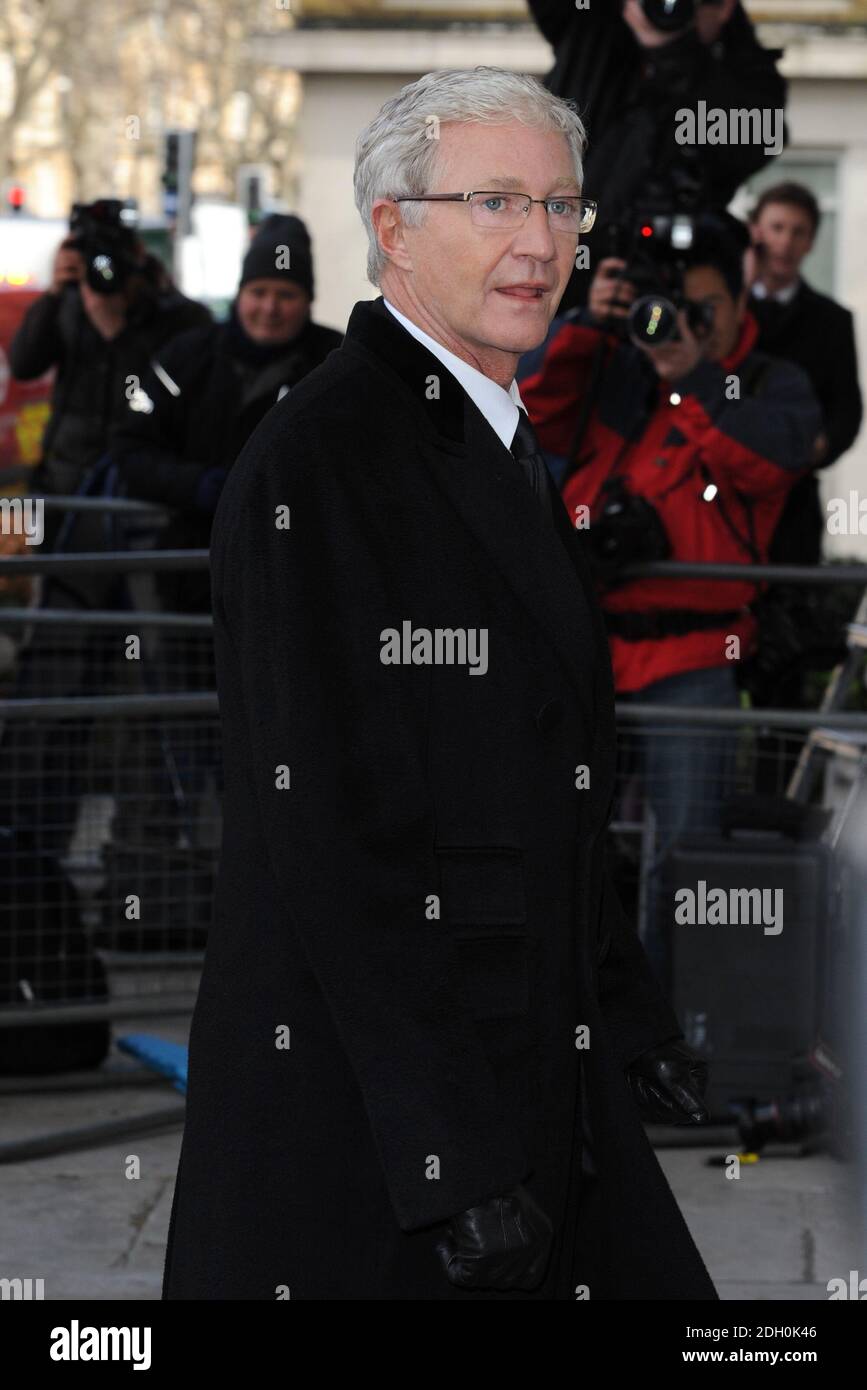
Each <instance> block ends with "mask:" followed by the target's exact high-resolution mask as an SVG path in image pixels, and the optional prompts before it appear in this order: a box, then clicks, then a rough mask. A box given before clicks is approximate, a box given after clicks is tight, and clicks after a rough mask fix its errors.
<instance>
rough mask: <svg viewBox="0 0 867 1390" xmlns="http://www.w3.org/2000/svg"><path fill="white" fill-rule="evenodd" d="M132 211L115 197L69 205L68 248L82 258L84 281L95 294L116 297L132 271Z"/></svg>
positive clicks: (135, 262)
mask: <svg viewBox="0 0 867 1390" xmlns="http://www.w3.org/2000/svg"><path fill="white" fill-rule="evenodd" d="M134 225H135V212H134V209H133V208H131V207H130V206H129V205H128V204H127V203H124V202H122V201H121V200H120V199H119V198H100V199H99V200H98V201H97V202H95V203H73V205H72V212H71V213H70V217H69V229H70V231H71V232H72V233H73V235H72V237H71V238H70V239H69V241H68V242H67V245H68V246H71V247H73V248H74V249H75V250H76V251H80V252H81V254H82V256H83V257H84V278H85V279H86V281H87V283H88V285H90V288H91V289H92V290H94V291H95V293H96V294H117V293H119V291H120V290H122V289H123V287H124V285H125V284H126V282H127V280H128V279H129V277H130V275H131V274H132V273H133V271H134V270H135V269H136V267H137V264H138V259H137V256H136V237H135V232H134V230H133V227H134Z"/></svg>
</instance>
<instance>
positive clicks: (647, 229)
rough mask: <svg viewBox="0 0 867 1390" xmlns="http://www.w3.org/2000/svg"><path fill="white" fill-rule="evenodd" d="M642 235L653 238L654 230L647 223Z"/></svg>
mask: <svg viewBox="0 0 867 1390" xmlns="http://www.w3.org/2000/svg"><path fill="white" fill-rule="evenodd" d="M641 235H642V236H653V228H652V227H649V226H648V225H647V223H645V224H644V226H643V227H642V228H641Z"/></svg>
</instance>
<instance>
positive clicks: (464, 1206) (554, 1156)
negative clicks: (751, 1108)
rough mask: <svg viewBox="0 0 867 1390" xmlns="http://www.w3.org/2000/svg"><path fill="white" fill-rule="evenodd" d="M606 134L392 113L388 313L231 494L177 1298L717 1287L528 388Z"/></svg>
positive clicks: (678, 1065)
mask: <svg viewBox="0 0 867 1390" xmlns="http://www.w3.org/2000/svg"><path fill="white" fill-rule="evenodd" d="M583 146H584V131H583V127H582V125H581V122H580V120H579V118H578V116H577V115H576V113H575V111H574V109H573V108H572V107H571V105H569V104H568V103H566V102H564V101H562V100H560V99H559V98H556V97H553V96H551V95H550V94H549V93H547V92H546V91H545V90H544V88H543V87H542V86H541V85H540V84H539V83H537V82H536V81H535V80H534V79H532V78H529V77H524V76H519V75H516V74H513V73H508V72H504V71H499V70H497V69H492V68H478V69H476V70H474V71H471V72H469V71H467V72H464V71H453V72H441V73H433V74H428V75H427V76H425V77H422V78H421V79H419V81H417V82H414V83H411V84H410V85H409V86H407V87H404V88H403V90H402V91H400V92H398V94H397V95H396V96H395V97H393V98H392V99H391V100H389V101H388V102H386V104H385V106H384V107H383V108H382V110H381V111H380V112H379V114H378V115H377V116H376V118H375V119H374V120H373V121H372V122H371V124H370V125H369V126H368V127H367V129H366V130H365V131H363V132H362V134H361V136H360V137H359V140H358V145H357V159H356V170H355V194H356V202H357V205H358V208H359V210H360V212H361V215H362V217H363V219H364V222H365V225H366V227H367V230H368V235H369V238H370V255H369V261H368V274H369V278H370V279H371V281H372V282H373V283H374V284H375V285H378V286H379V288H380V290H381V292H382V295H381V297H380V298H378V299H376V300H375V301H372V302H363V303H359V304H357V305H356V306H355V308H354V310H353V313H352V316H351V319H350V322H349V325H348V329H347V334H346V338H345V340H344V344H343V346H342V347H341V348H340V349H338V350H337V351H335V352H333V353H331V355H330V356H329V357H328V359H327V361H326V362H325V363H324V364H323V365H322V366H321V367H319V368H317V369H316V370H315V371H314V372H312V373H311V374H310V375H309V376H308V377H307V378H306V379H305V381H303V382H302V383H300V384H299V385H298V386H297V387H295V389H294V390H293V391H292V392H291V393H290V394H289V395H288V396H287V397H286V398H285V399H284V400H283V401H282V402H281V403H280V404H279V405H278V406H276V407H275V408H274V409H273V410H272V411H271V412H270V414H269V415H268V416H266V418H265V419H264V420H263V422H262V423H261V425H260V426H259V428H258V429H257V430H256V432H255V433H254V435H253V436H252V438H251V440H250V442H249V443H248V444H247V446H246V448H245V449H244V451H243V453H242V454H241V455H240V457H239V459H238V462H237V463H236V465H235V467H234V468H233V469H232V471H231V473H230V475H229V478H228V481H227V483H226V486H225V488H224V490H223V493H222V496H221V499H220V504H219V507H218V510H217V514H216V517H215V521H214V528H213V532H212V541H211V574H212V591H213V601H214V626H215V644H216V662H217V676H218V686H219V695H220V712H221V718H222V731H223V754H224V762H225V799H224V832H223V851H222V861H221V868H220V876H219V882H218V890H217V902H216V908H215V915H214V922H213V927H212V930H211V934H210V939H209V943H208V948H207V953H206V961H205V968H204V973H203V977H202V984H201V989H200V994H199V999H198V1002H197V1005H196V1011H195V1015H194V1019H193V1025H192V1032H191V1038H190V1072H189V1089H188V1100H187V1105H188V1111H187V1122H186V1129H185V1133H184V1139H183V1146H182V1152H181V1159H180V1165H179V1172H178V1181H177V1185H176V1190H175V1197H174V1203H173V1208H172V1217H171V1225H170V1231H169V1245H168V1251H167V1257H166V1273H165V1285H164V1297H165V1298H170V1299H190V1298H192V1299H210V1298H220V1299H222V1298H230V1299H237V1298H241V1299H273V1298H286V1297H291V1298H302V1299H330V1298H335V1299H466V1298H483V1299H488V1298H490V1299H530V1298H536V1299H558V1300H566V1299H569V1300H574V1299H575V1298H581V1299H583V1298H587V1297H590V1298H614V1299H633V1298H644V1297H647V1298H653V1299H659V1298H667V1299H679V1298H698V1299H713V1298H715V1297H716V1293H715V1290H714V1288H713V1285H712V1283H711V1281H710V1278H709V1276H708V1274H707V1271H706V1270H705V1267H704V1265H703V1263H702V1260H701V1258H700V1256H699V1254H698V1251H697V1250H696V1248H695V1245H694V1244H693V1242H692V1239H691V1237H690V1235H689V1232H688V1230H687V1228H686V1225H685V1223H684V1221H683V1218H682V1217H681V1214H680V1212H679V1210H678V1207H677V1204H676V1202H675V1200H674V1197H673V1195H672V1193H671V1191H670V1189H669V1187H668V1185H667V1183H666V1181H665V1179H664V1177H663V1174H662V1172H661V1169H660V1167H659V1164H658V1163H657V1161H656V1158H655V1156H654V1154H653V1151H652V1149H651V1147H650V1145H649V1143H648V1140H647V1138H646V1136H645V1133H644V1129H643V1127H642V1117H644V1118H651V1119H656V1120H668V1121H671V1122H675V1123H678V1122H683V1123H690V1122H694V1121H701V1120H703V1119H705V1118H706V1112H705V1110H704V1107H703V1104H702V1101H701V1089H702V1085H703V1081H704V1077H703V1069H702V1067H701V1065H700V1064H698V1063H697V1062H696V1059H695V1058H694V1057H693V1056H692V1054H691V1053H690V1052H689V1051H688V1050H687V1049H686V1047H685V1046H684V1044H683V1042H682V1034H681V1031H680V1028H679V1025H678V1022H677V1019H676V1018H675V1016H674V1014H673V1013H672V1011H671V1009H670V1006H669V1005H668V1003H667V1001H666V1000H665V998H664V997H663V995H662V994H661V992H660V990H659V988H658V986H657V985H656V983H655V981H654V978H653V976H652V973H651V971H650V968H649V966H648V962H647V960H646V957H645V956H644V953H643V951H642V949H641V947H640V945H639V943H638V940H637V938H636V936H635V935H634V933H633V932H632V931H631V930H630V928H629V925H628V924H627V922H626V921H625V919H624V916H623V913H622V910H621V908H620V905H619V903H618V901H617V899H616V896H615V894H614V893H613V891H612V889H611V886H610V883H609V882H608V879H607V875H606V874H605V872H604V868H603V853H602V851H603V842H604V838H605V831H606V825H607V821H608V813H609V810H610V805H611V799H612V790H613V776H614V719H613V694H612V683H611V671H610V665H609V659H608V653H607V645H606V639H605V633H604V629H603V627H602V623H601V619H600V615H599V612H598V609H597V606H596V602H595V599H594V597H593V593H592V586H591V583H590V581H589V579H588V576H587V570H586V567H585V562H584V557H583V554H582V550H581V546H580V541H579V539H578V537H577V535H576V533H575V532H574V531H573V530H572V528H571V527H570V525H569V522H568V518H567V517H566V513H565V511H564V509H563V507H562V504H561V503H560V501H559V498H558V497H557V495H556V492H555V491H554V489H553V487H552V485H551V483H550V479H549V476H548V473H547V470H546V469H545V467H544V464H543V463H542V462H541V459H540V457H539V455H538V451H537V449H536V447H535V441H534V437H533V431H532V428H531V427H530V425H529V422H528V420H527V419H526V416H525V415H524V414H523V412H522V408H521V402H520V397H519V395H518V390H517V387H516V385H515V382H514V371H515V365H516V363H517V361H518V358H519V356H520V355H521V353H523V352H525V351H526V350H527V349H529V348H531V347H533V346H535V345H537V344H538V343H540V342H541V341H542V340H543V338H544V337H545V334H546V331H547V328H548V325H549V323H550V321H551V318H552V317H553V315H554V312H555V310H556V307H557V304H558V301H559V298H560V295H561V293H562V290H563V287H564V285H565V283H566V280H567V279H568V276H569V272H570V269H571V267H572V265H573V263H574V260H575V255H576V249H577V245H578V238H579V235H580V233H581V231H582V230H583V229H586V228H587V227H588V226H589V225H590V223H591V222H592V217H593V213H594V207H593V205H592V204H591V203H589V202H587V201H586V200H585V199H584V198H583V195H582V188H581V156H582V151H583ZM474 677H475V678H474Z"/></svg>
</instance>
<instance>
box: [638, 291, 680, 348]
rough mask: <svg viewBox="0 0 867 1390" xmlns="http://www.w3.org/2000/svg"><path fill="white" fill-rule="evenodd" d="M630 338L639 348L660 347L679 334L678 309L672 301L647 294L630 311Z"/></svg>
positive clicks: (661, 296) (660, 296)
mask: <svg viewBox="0 0 867 1390" xmlns="http://www.w3.org/2000/svg"><path fill="white" fill-rule="evenodd" d="M628 325H629V336H630V338H631V339H632V341H633V343H637V344H638V346H639V347H658V346H659V344H660V343H667V342H669V341H670V340H671V339H672V338H673V337H675V336H676V334H677V309H676V308H675V306H674V305H673V304H672V302H671V300H670V299H666V298H665V297H664V296H663V295H659V294H645V295H642V297H641V298H640V299H636V301H635V303H634V304H633V305H632V308H631V309H630V311H629V319H628Z"/></svg>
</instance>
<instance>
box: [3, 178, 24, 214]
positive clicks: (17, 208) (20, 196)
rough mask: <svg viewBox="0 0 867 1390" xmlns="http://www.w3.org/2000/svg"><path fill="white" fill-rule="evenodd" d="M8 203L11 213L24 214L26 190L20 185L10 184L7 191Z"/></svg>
mask: <svg viewBox="0 0 867 1390" xmlns="http://www.w3.org/2000/svg"><path fill="white" fill-rule="evenodd" d="M6 202H7V203H8V204H9V211H10V212H16V213H17V212H22V211H23V209H24V189H23V188H22V187H21V185H20V183H13V184H10V185H9V187H8V188H7V190H6Z"/></svg>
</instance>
